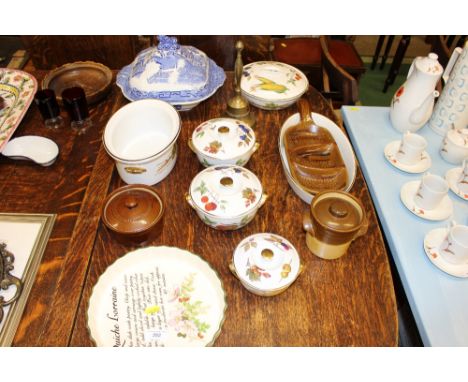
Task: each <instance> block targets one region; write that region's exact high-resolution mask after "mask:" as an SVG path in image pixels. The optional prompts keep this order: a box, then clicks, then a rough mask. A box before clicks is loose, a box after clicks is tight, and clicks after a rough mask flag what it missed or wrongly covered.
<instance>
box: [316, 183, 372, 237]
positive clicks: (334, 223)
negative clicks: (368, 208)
mask: <svg viewBox="0 0 468 382" xmlns="http://www.w3.org/2000/svg"><path fill="white" fill-rule="evenodd" d="M311 211H312V214H313V216H314V217H315V219H316V221H317V222H318V223H319V224H320V225H321V226H322V227H324V228H326V229H329V230H330V231H335V232H350V231H354V230H356V229H357V228H359V227H360V226H361V224H362V222H363V220H364V207H363V206H362V204H361V202H360V201H359V200H358V199H357V198H355V197H354V196H353V195H351V194H349V193H347V192H343V191H324V192H320V193H318V194H317V195H316V196H315V197H314V199H313V201H312V204H311Z"/></svg>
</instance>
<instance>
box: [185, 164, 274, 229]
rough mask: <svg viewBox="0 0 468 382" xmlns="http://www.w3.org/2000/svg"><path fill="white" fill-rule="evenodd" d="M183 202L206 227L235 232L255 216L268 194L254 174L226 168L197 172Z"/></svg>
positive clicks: (239, 169)
mask: <svg viewBox="0 0 468 382" xmlns="http://www.w3.org/2000/svg"><path fill="white" fill-rule="evenodd" d="M186 199H187V202H188V203H189V204H190V205H191V206H192V208H193V209H194V210H195V211H196V212H197V215H198V216H199V217H200V219H201V220H202V221H203V222H204V223H205V224H207V225H208V226H210V227H212V228H216V229H219V230H235V229H238V228H241V227H243V226H245V225H246V224H247V223H249V222H250V221H251V220H252V219H253V218H254V217H255V214H256V213H257V211H258V209H259V208H260V207H261V206H262V205H263V204H264V203H265V201H266V199H267V195H266V194H264V193H263V188H262V184H261V183H260V180H259V179H258V178H257V176H256V175H255V174H253V173H252V172H251V171H249V170H247V169H245V168H244V167H240V166H235V165H227V166H211V167H208V168H206V169H205V170H203V171H201V172H199V173H198V174H197V175H196V176H195V178H194V179H193V180H192V183H191V184H190V189H189V193H188V194H187V195H186Z"/></svg>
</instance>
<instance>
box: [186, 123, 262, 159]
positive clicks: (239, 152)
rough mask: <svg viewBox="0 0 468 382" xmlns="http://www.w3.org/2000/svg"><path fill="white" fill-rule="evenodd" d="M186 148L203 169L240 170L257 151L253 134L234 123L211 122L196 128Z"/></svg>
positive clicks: (244, 127) (243, 126)
mask: <svg viewBox="0 0 468 382" xmlns="http://www.w3.org/2000/svg"><path fill="white" fill-rule="evenodd" d="M189 146H190V148H191V149H192V150H193V152H194V153H195V154H197V157H198V160H199V161H200V163H201V164H203V165H204V166H205V167H209V166H214V165H223V164H235V165H238V166H244V165H245V164H246V163H247V162H248V161H249V159H250V157H251V156H252V154H253V153H254V152H255V151H256V150H257V149H258V146H259V145H258V143H257V142H255V132H254V131H253V130H252V128H251V127H250V126H249V125H248V124H246V123H244V122H242V121H238V120H236V119H232V118H215V119H210V120H209V121H205V122H203V123H202V124H201V125H199V126H197V127H196V128H195V130H194V131H193V134H192V139H189Z"/></svg>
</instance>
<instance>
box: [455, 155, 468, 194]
mask: <svg viewBox="0 0 468 382" xmlns="http://www.w3.org/2000/svg"><path fill="white" fill-rule="evenodd" d="M457 187H458V189H459V190H460V191H461V192H462V193H464V194H468V159H465V160H464V161H463V164H462V171H461V173H460V176H459V177H458V179H457Z"/></svg>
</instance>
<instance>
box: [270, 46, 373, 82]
mask: <svg viewBox="0 0 468 382" xmlns="http://www.w3.org/2000/svg"><path fill="white" fill-rule="evenodd" d="M328 48H329V52H330V55H331V56H332V57H333V59H334V60H335V61H336V63H337V64H338V65H339V66H340V67H341V68H343V69H344V70H346V71H347V72H348V73H349V74H350V75H351V76H353V77H354V78H355V79H356V81H357V82H359V79H360V77H361V76H362V74H363V73H364V72H365V71H366V68H365V66H364V63H363V62H362V59H361V57H360V56H359V54H358V52H357V51H356V48H355V47H354V44H352V43H351V42H348V41H344V40H335V39H332V38H328ZM272 58H273V59H274V60H275V61H280V62H284V63H286V64H290V65H293V66H295V67H296V68H298V69H299V70H301V71H303V72H304V74H305V75H306V76H307V78H308V79H309V82H310V84H311V85H312V86H314V87H315V88H317V89H320V87H321V86H322V64H321V62H322V49H321V47H320V40H319V38H317V37H291V38H277V39H274V40H273V46H272Z"/></svg>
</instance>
